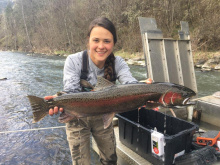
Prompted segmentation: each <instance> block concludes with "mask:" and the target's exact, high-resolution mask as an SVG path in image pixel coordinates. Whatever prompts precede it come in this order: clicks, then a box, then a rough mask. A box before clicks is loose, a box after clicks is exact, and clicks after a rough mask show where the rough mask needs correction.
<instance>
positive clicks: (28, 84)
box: [0, 52, 220, 165]
mask: <svg viewBox="0 0 220 165" xmlns="http://www.w3.org/2000/svg"><path fill="white" fill-rule="evenodd" d="M64 62H65V57H57V56H44V55H31V56H30V55H27V54H26V53H14V52H0V78H3V77H7V80H3V81H0V91H1V94H0V146H1V147H0V164H4V165H26V164H32V165H35V164H36V165H38V164H42V165H47V164H50V165H51V164H60V165H61V164H62V165H65V164H66V165H69V164H71V156H70V152H69V147H68V142H67V140H66V133H65V128H57V129H56V128H54V129H47V130H36V131H27V132H10V133H2V132H5V131H16V130H27V129H37V128H46V127H60V126H64V124H60V123H59V122H58V121H57V116H53V117H50V116H46V117H45V118H44V119H43V120H42V121H40V122H38V123H35V124H32V112H31V107H30V104H29V102H28V99H27V97H26V96H27V95H36V96H40V97H44V96H46V95H51V94H55V93H56V92H57V91H62V77H63V75H62V71H63V65H64ZM130 67H131V72H132V74H133V76H134V77H135V78H137V79H138V80H143V79H145V77H146V71H145V68H144V67H141V66H130ZM196 79H197V85H198V91H199V93H198V96H199V97H201V96H206V95H210V94H212V93H214V92H215V91H217V90H219V91H220V83H219V82H220V72H205V73H202V72H200V71H199V70H196ZM91 153H92V164H94V165H96V164H98V163H97V159H98V157H97V155H96V154H95V153H94V152H93V151H91Z"/></svg>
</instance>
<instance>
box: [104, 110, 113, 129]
mask: <svg viewBox="0 0 220 165" xmlns="http://www.w3.org/2000/svg"><path fill="white" fill-rule="evenodd" d="M114 116H115V113H114V112H112V113H107V114H104V115H103V116H102V119H103V123H104V129H106V128H108V127H109V126H110V124H111V123H112V120H113V118H114Z"/></svg>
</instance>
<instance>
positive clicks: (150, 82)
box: [145, 78, 153, 84]
mask: <svg viewBox="0 0 220 165" xmlns="http://www.w3.org/2000/svg"><path fill="white" fill-rule="evenodd" d="M152 82H153V80H152V79H151V78H148V79H147V80H146V81H145V83H146V84H152Z"/></svg>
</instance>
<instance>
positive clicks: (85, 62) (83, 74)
mask: <svg viewBox="0 0 220 165" xmlns="http://www.w3.org/2000/svg"><path fill="white" fill-rule="evenodd" d="M114 65H115V64H114ZM88 67H89V60H88V54H87V51H86V50H84V51H83V56H82V69H81V76H80V79H83V80H87V75H88ZM115 81H116V73H115V66H113V78H112V80H111V82H114V83H115Z"/></svg>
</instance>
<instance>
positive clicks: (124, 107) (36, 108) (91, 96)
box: [27, 77, 196, 128]
mask: <svg viewBox="0 0 220 165" xmlns="http://www.w3.org/2000/svg"><path fill="white" fill-rule="evenodd" d="M194 95H196V93H195V92H194V91H193V90H191V89H189V88H187V87H184V86H181V85H177V84H172V83H152V84H146V83H138V84H126V85H115V84H113V83H112V82H110V81H108V80H106V79H104V78H102V77H98V78H97V84H96V86H95V88H94V91H91V92H81V93H72V94H64V95H61V96H58V97H55V98H53V99H51V100H49V101H46V100H44V99H43V98H39V97H36V96H31V95H29V96H27V97H28V98H29V101H30V103H31V107H32V111H33V122H34V123H35V122H38V121H40V120H41V119H42V118H44V117H45V116H46V115H47V114H48V110H49V108H51V107H52V108H53V107H54V106H58V107H63V108H64V111H65V113H64V114H61V117H60V122H62V123H65V122H68V121H69V120H72V119H74V118H81V117H86V116H93V115H101V114H103V122H104V127H105V128H107V127H108V126H109V125H110V123H111V122H112V119H113V117H114V115H115V113H121V112H126V111H131V110H135V109H137V108H139V107H141V106H144V105H147V107H151V108H153V107H158V106H163V107H173V106H184V105H189V104H190V102H189V99H190V98H191V97H192V96H194Z"/></svg>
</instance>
